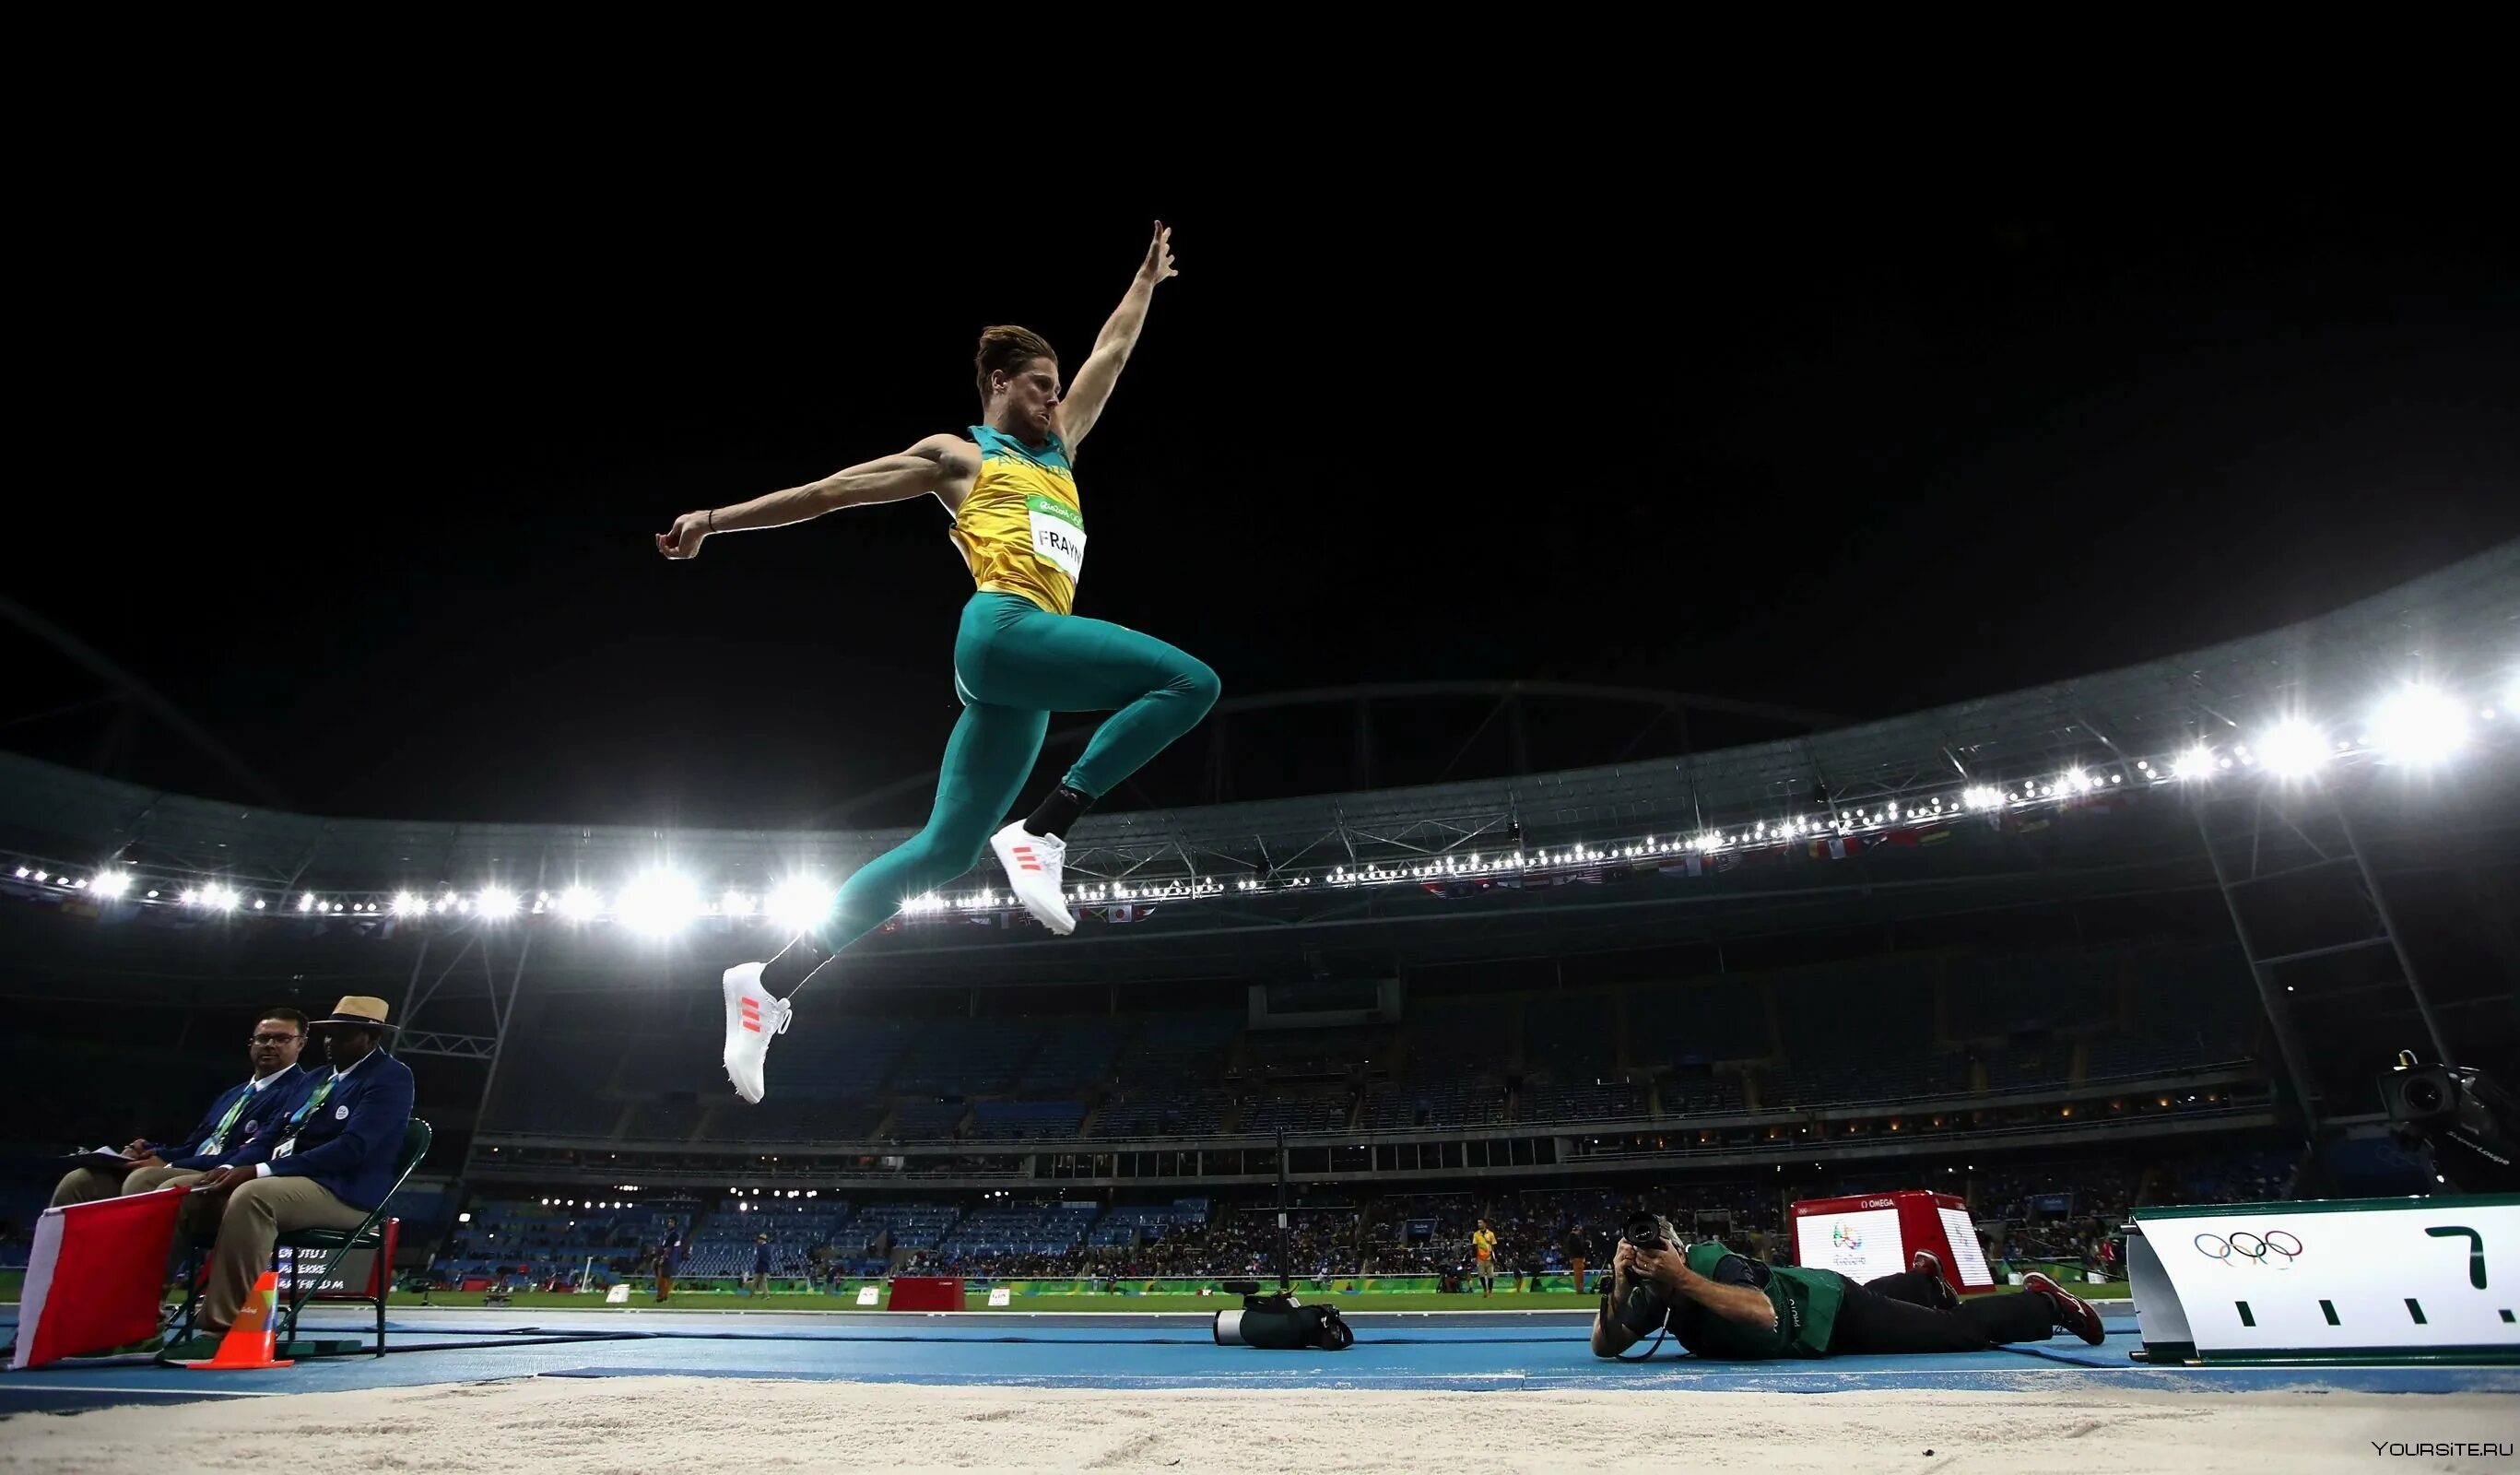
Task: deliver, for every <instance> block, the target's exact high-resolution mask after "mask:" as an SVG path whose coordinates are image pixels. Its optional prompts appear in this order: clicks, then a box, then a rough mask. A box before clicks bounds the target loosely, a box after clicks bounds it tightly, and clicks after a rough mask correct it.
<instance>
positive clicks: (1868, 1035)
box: [486, 943, 2258, 1144]
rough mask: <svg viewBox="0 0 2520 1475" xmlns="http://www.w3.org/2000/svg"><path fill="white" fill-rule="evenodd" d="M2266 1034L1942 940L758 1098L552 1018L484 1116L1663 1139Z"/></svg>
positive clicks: (1014, 1036) (870, 1069)
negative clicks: (1455, 1131)
mask: <svg viewBox="0 0 2520 1475" xmlns="http://www.w3.org/2000/svg"><path fill="white" fill-rule="evenodd" d="M2257 1019H2258V1013H2257V1006H2256V1004H2255V1002H2254V996H2253V994H2252V993H2251V992H2250V990H2249V987H2248V983H2247V974H2246V970H2245V967H2244V966H2243V965H2242V964H2241V962H2240V961H2239V956H2238V954H2237V952H2236V950H2235V949H2234V948H2233V947H2232V946H2231V945H2228V944H2213V943H2144V944H2116V945H2110V946H2102V947H2093V948H2079V949H2078V948H2048V949H2042V950H2036V951H2028V952H2022V953H2019V954H1994V953H1987V952H1982V951H1973V950H1948V951H1938V952H1921V953H1912V954H1898V955H1893V956H1889V957H1882V958H1869V959H1859V960H1849V961H1837V962H1831V963H1825V964H1819V965H1814V966H1809V967H1803V968H1795V969H1785V970H1778V971H1774V972H1769V973H1762V974H1752V975H1719V976H1716V977H1712V978H1697V979H1688V980H1675V981H1670V982H1646V983H1631V984H1624V985H1604V986H1599V987H1596V988H1592V989H1588V990H1585V991H1581V992H1566V993H1548V994H1510V995H1503V996H1497V997H1493V998H1481V999H1479V1000H1478V1001H1477V1002H1476V1003H1475V1004H1471V1005H1463V1004H1457V1003H1453V1002H1449V1001H1445V1000H1442V999H1441V998H1440V997H1437V998H1429V999H1427V1000H1424V1001H1418V1000H1413V1001H1412V1003H1411V1005H1410V1006H1409V1013H1408V1018H1407V1020H1406V1022H1404V1023H1400V1024H1377V1025H1364V1026H1354V1025H1351V1026H1341V1027H1337V1028H1321V1029H1294V1030H1280V1029H1264V1028H1252V1027H1246V1026H1247V1020H1246V1019H1245V1018H1244V1017H1243V1016H1242V1015H1241V1014H1239V1013H1236V1012H1230V1011H1223V1010H1218V1011H1210V1012H1201V1013H1182V1014H1152V1015H1118V1016H1107V1017H1102V1016H1086V1017H1076V1016H1061V1015H1050V1016H1044V1017H1039V1018H1033V1017H1012V1018H1008V1017H1000V1018H988V1017H980V1018H959V1019H953V1020H947V1021H909V1020H899V1019H881V1018H877V1019H865V1020H851V1021H850V1022H849V1026H848V1028H846V1029H845V1030H840V1031H836V1032H834V1034H833V1035H832V1037H828V1038H824V1039H822V1040H821V1042H820V1043H817V1042H816V1041H815V1040H809V1039H805V1038H802V1037H800V1038H799V1039H798V1040H796V1041H794V1042H790V1043H787V1044H783V1046H782V1054H781V1057H780V1061H779V1069H778V1079H779V1081H780V1083H781V1084H780V1085H779V1088H778V1089H777V1090H776V1091H775V1092H774V1094H773V1095H772V1098H771V1099H770V1100H769V1101H767V1102H766V1103H764V1104H762V1105H760V1106H748V1107H739V1105H738V1103H736V1102H734V1101H733V1100H732V1099H731V1098H730V1097H728V1095H727V1094H726V1092H725V1088H724V1082H723V1081H722V1080H720V1079H718V1072H717V1071H716V1068H715V1062H714V1061H713V1060H711V1059H709V1058H707V1057H706V1056H705V1053H704V1052H702V1053H695V1052H694V1051H693V1050H690V1049H689V1047H688V1043H687V1042H688V1039H689V1036H688V1033H687V1032H686V1031H683V1030H680V1029H675V1030H672V1031H670V1032H666V1031H662V1030H658V1031H657V1032H654V1033H648V1032H645V1031H644V1030H643V1028H642V1027H641V1025H640V1024H639V1022H638V1021H631V1022H629V1023H628V1024H626V1025H625V1026H624V1027H623V1029H622V1030H621V1031H619V1032H617V1033H615V1034H611V1035H594V1034H590V1033H586V1032H584V1030H583V1027H582V1026H579V1025H575V1024H573V1023H571V1022H569V1021H565V1020H562V1021H557V1022H556V1024H555V1027H553V1028H549V1029H532V1030H527V1031H525V1032H523V1033H522V1034H521V1035H520V1037H519V1038H518V1039H517V1040H516V1041H514V1042H512V1047H511V1048H512V1049H518V1050H524V1051H529V1052H530V1058H529V1060H528V1061H527V1062H526V1066H525V1068H521V1069H517V1070H513V1071H503V1072H502V1074H501V1077H500V1082H501V1085H500V1087H499V1089H498V1090H497V1091H496V1092H495V1093H494V1095H493V1097H492V1100H491V1102H490V1105H489V1109H488V1112H487V1114H486V1122H487V1126H488V1128H489V1130H492V1131H497V1132H506V1133H513V1134H520V1135H528V1136H544V1137H557V1138H593V1139H598V1140H607V1141H619V1142H635V1143H641V1144H664V1143H686V1142H688V1143H695V1144H704V1143H711V1142H726V1141H765V1142H779V1141H804V1140H823V1141H836V1140H877V1141H882V1140H890V1141H897V1142H927V1141H938V1140H966V1141H972V1142H989V1143H1020V1142H1025V1141H1041V1140H1079V1139H1088V1140H1092V1139H1101V1140H1125V1139H1148V1138H1179V1137H1186V1136H1218V1135H1227V1134H1238V1133H1249V1134H1255V1135H1264V1136H1265V1135H1268V1134H1270V1133H1273V1132H1275V1131H1278V1130H1280V1129H1283V1130H1284V1131H1286V1132H1288V1133H1290V1134H1328V1133H1342V1134H1343V1133H1347V1132H1360V1133H1370V1132H1407V1131H1419V1130H1426V1129H1442V1128H1477V1127H1489V1126H1501V1125H1512V1124H1521V1123H1531V1124H1568V1125H1578V1124H1580V1125H1590V1126H1601V1125H1605V1124H1609V1123H1617V1122H1628V1123H1664V1124H1668V1123H1670V1122H1672V1121H1674V1120H1696V1119H1702V1118H1705V1117H1708V1116H1716V1115H1723V1114H1726V1113H1743V1112H1751V1111H1761V1110H1777V1109H1784V1110H1794V1109H1808V1108H1813V1107H1821V1106H1830V1105H1846V1104H1856V1103H1866V1102H1886V1101H1917V1100H1928V1099H1946V1098H1974V1099H1979V1100H1984V1099H1988V1098H1992V1097H1999V1096H2003V1095H2008V1094H2010V1095H2018V1094H2021V1093H2031V1092H2042V1091H2050V1092H2052V1091H2055V1090H2059V1089H2067V1088H2078V1087H2081V1086H2084V1085H2088V1084H2094V1083H2110V1082H2119V1081H2130V1080H2134V1079H2137V1078H2153V1077H2162V1076H2176V1075H2179V1074H2182V1073H2194V1072H2200V1071H2204V1070H2208V1069H2211V1068H2214V1067H2217V1066H2224V1065H2228V1064H2231V1063H2234V1062H2246V1061H2248V1060H2249V1059H2251V1058H2253V1057H2254V1055H2255V1052H2256V1048H2257V1040H2256V1021H2257ZM834 1039H835V1040H836V1041H838V1042H839V1043H837V1044H833V1043H832V1041H833V1040H834ZM625 1041H626V1043H625ZM545 1066H547V1067H548V1068H544V1067H545Z"/></svg>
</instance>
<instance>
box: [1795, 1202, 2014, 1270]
mask: <svg viewBox="0 0 2520 1475" xmlns="http://www.w3.org/2000/svg"><path fill="white" fill-rule="evenodd" d="M1972 1242H1974V1240H1972ZM1794 1263H1795V1264H1797V1265H1803V1266H1809V1267H1811V1268H1812V1269H1814V1270H1823V1271H1835V1272H1837V1273H1838V1274H1841V1275H1844V1276H1846V1277H1847V1278H1848V1279H1850V1280H1853V1281H1856V1282H1857V1283H1859V1284H1860V1283H1862V1282H1864V1281H1867V1280H1872V1279H1877V1278H1879V1277H1880V1276H1883V1275H1892V1274H1898V1273H1899V1272H1901V1271H1904V1270H1906V1269H1907V1268H1908V1246H1907V1243H1906V1241H1905V1240H1904V1239H1902V1238H1901V1236H1900V1233H1899V1211H1898V1210H1897V1209H1895V1208H1889V1209H1858V1210H1856V1211H1854V1212H1853V1213H1848V1214H1805V1215H1804V1216H1802V1217H1801V1218H1800V1219H1797V1220H1795V1221H1794Z"/></svg>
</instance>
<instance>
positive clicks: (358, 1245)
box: [166, 1117, 436, 1357]
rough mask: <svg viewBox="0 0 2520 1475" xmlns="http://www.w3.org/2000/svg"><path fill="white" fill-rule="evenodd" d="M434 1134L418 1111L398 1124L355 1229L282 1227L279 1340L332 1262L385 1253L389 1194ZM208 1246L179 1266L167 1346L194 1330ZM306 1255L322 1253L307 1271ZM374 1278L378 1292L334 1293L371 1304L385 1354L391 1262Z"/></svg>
mask: <svg viewBox="0 0 2520 1475" xmlns="http://www.w3.org/2000/svg"><path fill="white" fill-rule="evenodd" d="M435 1139H436V1134H435V1133H434V1132H432V1131H431V1130H430V1129H429V1125H428V1124H427V1122H425V1121H422V1120H421V1119H420V1118H418V1117H413V1118H412V1119H411V1124H410V1125H409V1126H407V1127H405V1128H403V1131H402V1152H401V1155H400V1156H399V1157H397V1158H396V1159H395V1162H394V1180H393V1184H392V1186H391V1187H388V1188H387V1189H385V1196H384V1197H383V1198H382V1199H381V1200H379V1201H378V1203H377V1206H376V1207H375V1208H373V1209H370V1210H369V1211H368V1217H367V1218H366V1219H363V1220H361V1221H360V1222H359V1227H358V1228H357V1229H292V1230H290V1231H288V1232H287V1233H284V1234H282V1235H281V1236H280V1237H279V1239H278V1240H276V1241H275V1242H274V1244H273V1249H274V1250H275V1251H278V1250H291V1251H294V1252H295V1253H294V1255H293V1257H292V1262H291V1263H292V1266H293V1270H292V1273H291V1276H290V1279H291V1283H292V1284H293V1286H294V1287H295V1290H294V1293H293V1295H292V1296H291V1297H290V1300H289V1308H288V1310H287V1312H286V1313H284V1319H283V1320H282V1322H281V1326H280V1338H279V1339H280V1340H281V1341H283V1342H288V1341H293V1340H294V1339H295V1338H296V1336H297V1317H298V1314H299V1313H300V1312H302V1311H304V1310H305V1309H306V1303H307V1302H309V1301H311V1300H313V1299H314V1298H315V1292H316V1290H317V1289H318V1288H320V1287H321V1286H322V1285H323V1284H324V1282H325V1281H326V1280H328V1279H330V1278H332V1274H333V1271H334V1268H335V1267H337V1266H338V1265H339V1264H340V1263H341V1261H342V1260H343V1259H344V1258H345V1257H347V1256H348V1255H349V1253H350V1252H351V1251H352V1250H374V1251H376V1252H377V1253H378V1254H379V1255H380V1256H382V1254H384V1252H385V1229H384V1227H385V1221H386V1220H387V1219H388V1218H389V1217H391V1216H389V1215H388V1214H387V1213H386V1212H385V1211H386V1209H387V1208H389V1207H390V1206H391V1205H392V1203H393V1196H394V1194H396V1193H398V1192H400V1191H401V1190H402V1185H403V1182H404V1180H406V1179H408V1178H410V1177H411V1174H412V1170H413V1169H415V1168H417V1167H419V1166H420V1160H421V1159H422V1158H424V1157H426V1156H427V1155H428V1146H429V1143H430V1142H431V1141H433V1140H435ZM209 1248H210V1246H209V1245H208V1244H195V1245H193V1246H192V1247H191V1254H190V1258H189V1259H188V1261H187V1263H186V1266H185V1272H184V1284H185V1286H186V1294H185V1298H184V1309H183V1312H182V1313H181V1314H180V1315H179V1316H178V1317H177V1318H176V1323H175V1328H174V1330H172V1331H170V1332H169V1333H168V1334H167V1337H166V1342H167V1345H168V1346H170V1347H171V1346H173V1345H174V1344H175V1343H176V1342H178V1341H181V1340H183V1339H184V1338H187V1337H189V1336H191V1335H192V1333H193V1323H194V1319H195V1318H196V1317H197V1316H199V1315H200V1312H201V1305H202V1274H201V1273H202V1269H203V1264H204V1259H205V1255H206V1252H207V1251H208V1249H209ZM310 1255H321V1256H323V1265H322V1266H321V1268H320V1269H318V1270H316V1271H315V1272H314V1273H313V1274H309V1273H308V1272H307V1269H306V1267H307V1263H308V1259H307V1257H309V1256H310ZM274 1258H275V1260H276V1259H277V1258H278V1257H277V1255H276V1254H275V1256H274ZM374 1280H375V1283H376V1286H377V1292H376V1294H375V1295H373V1296H368V1295H354V1296H340V1295H338V1293H336V1299H341V1300H351V1301H366V1302H369V1303H370V1304H372V1305H374V1306H375V1307H376V1309H377V1345H376V1355H377V1356H378V1357H383V1356H384V1355H385V1300H386V1298H387V1296H388V1295H390V1294H391V1292H392V1290H393V1267H391V1266H389V1265H380V1266H378V1267H377V1273H376V1275H375V1276H374ZM347 1345H349V1346H353V1347H355V1346H356V1344H355V1343H353V1344H347ZM293 1355H294V1356H299V1357H308V1356H316V1357H320V1356H327V1355H329V1354H328V1353H326V1352H309V1351H299V1352H296V1353H295V1354H293Z"/></svg>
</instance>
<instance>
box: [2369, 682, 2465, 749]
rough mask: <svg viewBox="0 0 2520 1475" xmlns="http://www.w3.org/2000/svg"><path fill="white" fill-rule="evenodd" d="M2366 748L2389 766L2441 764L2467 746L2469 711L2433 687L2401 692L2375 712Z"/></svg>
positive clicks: (2411, 688) (2416, 687) (2384, 699)
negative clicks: (2375, 753) (2377, 754)
mask: <svg viewBox="0 0 2520 1475" xmlns="http://www.w3.org/2000/svg"><path fill="white" fill-rule="evenodd" d="M2366 744H2367V745H2368V746H2369V747H2370V748H2371V749H2372V750H2374V751H2375V752H2377V753H2379V755H2380V756H2381V757H2382V758H2383V759H2385V760H2386V761H2388V762H2390V763H2397V764H2404V765H2407V766H2408V767H2427V766H2430V765H2432V764H2435V763H2439V762H2442V761H2443V760H2444V759H2447V758H2449V757H2451V756H2453V754H2455V753H2457V752H2458V750H2459V749H2460V748H2462V747H2465V746H2466V745H2467V708H2466V706H2465V705H2463V704H2462V703H2460V702H2458V701H2457V700H2455V699H2453V697H2451V696H2450V695H2449V694H2448V693H2443V692H2441V691H2439V690H2437V689H2435V688H2432V687H2425V686H2409V687H2404V688H2401V689H2400V690H2398V691H2396V692H2393V693H2390V694H2389V695H2388V696H2386V697H2384V698H2382V700H2381V701H2380V704H2379V705H2378V706H2377V707H2375V708H2373V709H2372V713H2371V724H2370V734H2369V737H2368V738H2367V739H2366Z"/></svg>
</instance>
